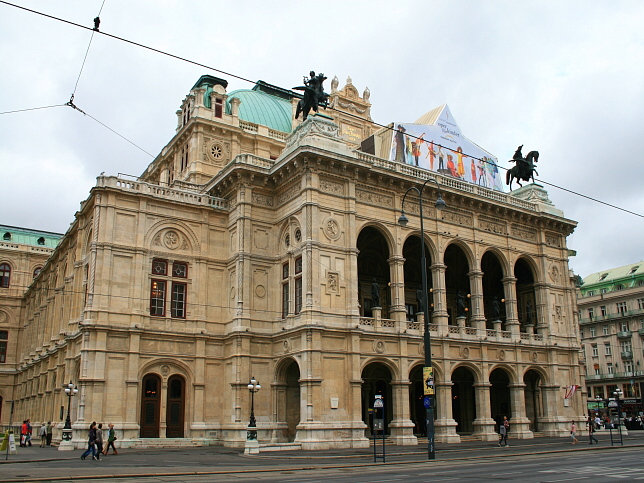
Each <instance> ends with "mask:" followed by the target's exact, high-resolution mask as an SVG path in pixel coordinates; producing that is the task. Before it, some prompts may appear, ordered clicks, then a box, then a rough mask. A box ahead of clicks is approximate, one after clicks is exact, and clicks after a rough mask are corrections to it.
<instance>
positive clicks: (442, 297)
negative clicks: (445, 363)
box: [430, 263, 448, 336]
mask: <svg viewBox="0 0 644 483" xmlns="http://www.w3.org/2000/svg"><path fill="white" fill-rule="evenodd" d="M431 269H432V282H433V283H432V288H433V291H432V301H433V303H434V311H433V312H432V320H431V321H430V323H432V322H433V323H435V324H438V335H439V336H443V335H445V334H447V320H448V319H447V290H446V287H445V270H446V269H447V265H445V264H444V263H434V264H432V266H431ZM431 303H432V302H430V304H431ZM430 309H431V307H430Z"/></svg>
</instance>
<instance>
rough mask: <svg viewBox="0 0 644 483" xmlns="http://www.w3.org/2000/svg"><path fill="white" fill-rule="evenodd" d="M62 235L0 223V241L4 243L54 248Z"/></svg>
mask: <svg viewBox="0 0 644 483" xmlns="http://www.w3.org/2000/svg"><path fill="white" fill-rule="evenodd" d="M62 237H63V235H62V234H60V233H52V232H49V231H41V230H31V229H29V228H19V227H16V226H9V225H0V241H1V242H5V243H16V244H19V245H31V246H34V247H47V248H56V246H57V245H58V242H59V241H60V239H61V238H62Z"/></svg>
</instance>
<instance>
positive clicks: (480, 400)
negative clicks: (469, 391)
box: [472, 382, 499, 441]
mask: <svg viewBox="0 0 644 483" xmlns="http://www.w3.org/2000/svg"><path fill="white" fill-rule="evenodd" d="M491 386H492V385H491V384H490V383H489V382H475V383H474V391H475V398H476V419H475V420H474V423H472V425H473V426H474V433H473V434H474V436H477V437H478V438H479V439H481V441H496V440H497V439H499V435H498V434H497V433H496V432H495V431H494V424H495V423H494V419H492V418H491V417H490V414H491V412H492V409H491V406H490V387H491Z"/></svg>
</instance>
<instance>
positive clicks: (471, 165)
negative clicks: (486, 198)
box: [389, 106, 503, 191]
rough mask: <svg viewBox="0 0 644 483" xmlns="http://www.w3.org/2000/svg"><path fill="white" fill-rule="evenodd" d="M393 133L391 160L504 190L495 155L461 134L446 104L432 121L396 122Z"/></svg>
mask: <svg viewBox="0 0 644 483" xmlns="http://www.w3.org/2000/svg"><path fill="white" fill-rule="evenodd" d="M392 136H393V139H392V143H391V154H390V157H389V159H390V160H391V161H398V162H400V163H406V164H410V165H412V166H418V167H420V168H425V169H429V170H431V171H436V172H438V173H441V174H443V175H447V176H452V177H454V178H458V179H462V180H464V181H469V182H470V183H474V184H477V185H479V186H484V187H486V188H491V189H495V190H498V191H503V179H502V176H501V174H502V173H500V172H499V168H498V166H497V163H498V161H497V159H496V158H495V157H494V156H492V155H491V154H490V153H488V152H487V151H485V150H484V149H482V148H480V147H479V146H477V145H476V144H474V143H473V142H472V141H470V140H469V139H467V138H466V137H465V136H463V135H462V133H461V130H460V129H459V127H458V125H457V124H456V122H455V121H454V120H453V118H452V117H451V114H450V112H449V108H448V107H447V106H444V108H443V111H442V112H441V114H440V116H439V117H438V119H437V120H436V122H435V123H434V124H431V125H430V124H411V123H409V124H407V123H395V124H394V130H393V131H392ZM477 158H478V159H477ZM486 161H487V162H486Z"/></svg>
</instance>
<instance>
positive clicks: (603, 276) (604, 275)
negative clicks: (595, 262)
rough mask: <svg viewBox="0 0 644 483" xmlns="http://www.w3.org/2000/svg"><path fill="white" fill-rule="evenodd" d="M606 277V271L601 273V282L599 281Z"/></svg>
mask: <svg viewBox="0 0 644 483" xmlns="http://www.w3.org/2000/svg"><path fill="white" fill-rule="evenodd" d="M606 277H608V274H607V273H602V275H601V277H599V281H600V282H601V281H602V280H604V279H605V278H606Z"/></svg>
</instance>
